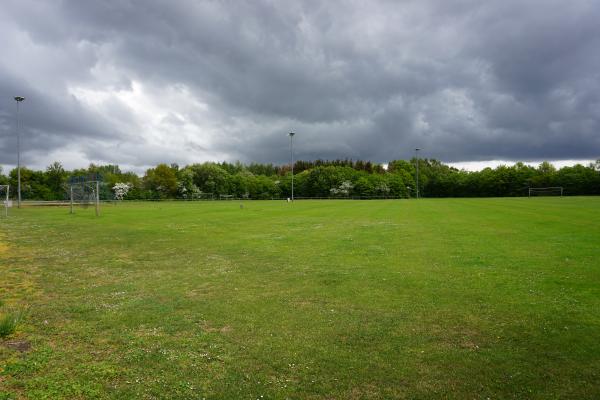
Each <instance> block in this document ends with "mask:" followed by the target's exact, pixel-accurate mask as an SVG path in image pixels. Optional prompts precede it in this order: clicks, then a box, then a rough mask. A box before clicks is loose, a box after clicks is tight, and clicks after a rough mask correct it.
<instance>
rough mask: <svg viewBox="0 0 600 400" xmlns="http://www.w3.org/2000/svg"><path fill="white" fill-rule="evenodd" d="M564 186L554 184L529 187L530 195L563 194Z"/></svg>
mask: <svg viewBox="0 0 600 400" xmlns="http://www.w3.org/2000/svg"><path fill="white" fill-rule="evenodd" d="M562 195H563V188H562V186H552V187H540V188H532V187H530V188H529V197H533V196H562Z"/></svg>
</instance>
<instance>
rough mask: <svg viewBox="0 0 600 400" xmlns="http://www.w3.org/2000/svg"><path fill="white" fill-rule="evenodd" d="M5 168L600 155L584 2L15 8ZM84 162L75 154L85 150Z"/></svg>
mask: <svg viewBox="0 0 600 400" xmlns="http://www.w3.org/2000/svg"><path fill="white" fill-rule="evenodd" d="M4 9H5V10H4V12H3V14H1V15H0V35H2V37H3V41H5V42H6V43H5V46H4V47H5V51H4V53H5V54H7V55H9V56H7V57H3V59H2V60H0V92H1V93H4V95H3V98H2V100H0V133H1V135H2V136H1V137H0V164H12V163H14V161H13V158H14V147H13V146H14V144H13V142H14V101H12V100H11V99H12V96H13V95H15V94H21V93H24V95H25V96H26V97H28V100H26V104H24V110H23V112H24V118H25V124H24V127H25V129H26V130H25V135H24V137H25V140H24V148H25V149H27V151H28V154H26V157H25V158H26V162H28V163H29V164H33V165H36V164H42V163H44V162H47V161H49V158H50V157H58V158H59V159H60V160H61V161H65V162H66V163H67V164H68V163H69V162H72V163H76V162H81V160H90V161H100V162H115V163H121V164H126V165H130V166H132V167H143V166H146V165H149V164H153V163H156V162H161V161H165V162H179V163H188V162H194V161H204V160H209V159H216V160H220V159H228V160H236V159H239V160H242V161H262V162H285V161H286V160H287V145H288V142H287V137H286V136H285V135H286V133H287V132H288V131H290V130H294V131H296V132H298V135H297V136H296V139H295V140H296V143H297V145H296V150H297V153H298V154H297V156H298V157H301V158H305V159H308V158H338V157H340V158H345V157H352V158H368V159H372V160H375V161H380V162H385V161H387V160H389V159H392V158H398V157H410V156H411V154H412V151H411V149H413V148H414V147H416V146H418V147H422V148H424V149H425V152H426V154H427V155H429V156H431V157H435V158H439V159H442V160H445V161H477V160H491V159H584V158H585V159H589V158H597V157H599V156H600V135H598V132H599V128H600V73H599V72H598V71H600V52H598V51H597V49H598V48H600V24H598V23H597V21H598V20H600V5H599V4H598V3H595V2H590V1H586V0H580V1H573V2H569V3H565V2H564V1H556V0H543V1H542V0H539V1H534V0H531V1H528V2H522V1H516V0H514V1H506V0H503V1H494V2H480V1H475V0H463V1H458V0H457V1H449V2H438V1H433V0H431V1H426V0H425V1H424V0H420V1H405V2H395V1H393V2H388V1H376V2H375V1H374V2H362V1H354V2H352V1H344V2H341V1H340V2H337V1H327V2H309V1H307V2H281V1H277V2H270V1H264V2H258V1H257V2H227V1H225V2H212V1H206V2H187V1H174V2H170V3H169V4H168V5H167V4H166V3H164V2H158V1H157V2H153V1H130V2H122V1H116V0H115V1H104V2H82V1H70V2H69V1H66V2H44V3H39V2H32V1H18V2H17V1H13V2H8V3H6V4H5V6H4ZM74 154H78V156H77V157H74Z"/></svg>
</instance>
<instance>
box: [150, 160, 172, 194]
mask: <svg viewBox="0 0 600 400" xmlns="http://www.w3.org/2000/svg"><path fill="white" fill-rule="evenodd" d="M144 185H145V187H146V189H148V190H149V191H150V192H151V193H152V194H153V197H156V198H159V199H169V198H173V197H175V195H176V194H177V175H176V171H175V170H174V169H173V168H172V167H170V166H168V165H167V164H158V165H157V166H156V168H150V169H148V170H147V171H146V175H144Z"/></svg>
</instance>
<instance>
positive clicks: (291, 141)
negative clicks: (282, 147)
mask: <svg viewBox="0 0 600 400" xmlns="http://www.w3.org/2000/svg"><path fill="white" fill-rule="evenodd" d="M294 135H295V133H294V132H290V160H291V163H292V201H294Z"/></svg>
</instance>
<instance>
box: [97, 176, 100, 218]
mask: <svg viewBox="0 0 600 400" xmlns="http://www.w3.org/2000/svg"><path fill="white" fill-rule="evenodd" d="M99 215H100V182H99V181H96V217H97V216H99Z"/></svg>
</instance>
